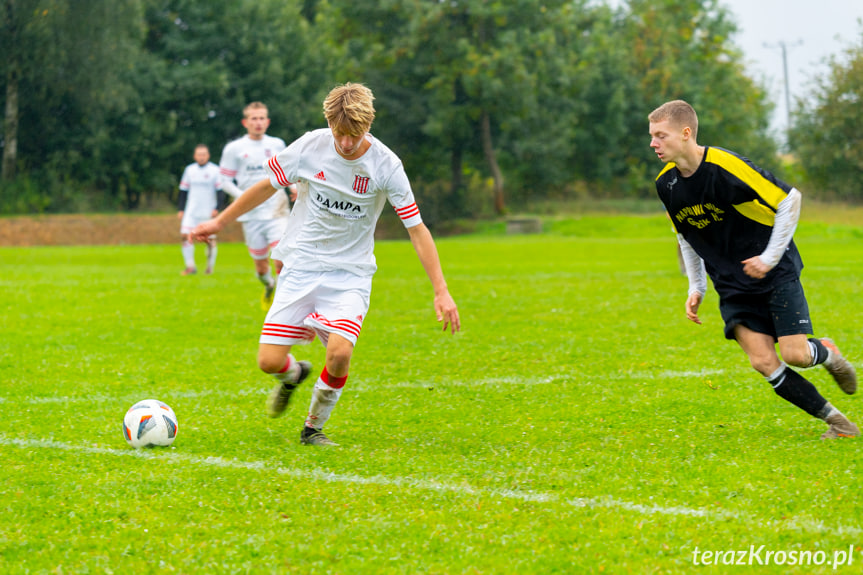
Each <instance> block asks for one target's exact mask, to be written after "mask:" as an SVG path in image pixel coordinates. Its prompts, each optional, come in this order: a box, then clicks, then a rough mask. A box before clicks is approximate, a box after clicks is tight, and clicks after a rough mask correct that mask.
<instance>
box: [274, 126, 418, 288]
mask: <svg viewBox="0 0 863 575" xmlns="http://www.w3.org/2000/svg"><path fill="white" fill-rule="evenodd" d="M366 138H367V139H368V141H369V143H370V144H371V146H370V147H369V149H368V150H367V151H366V152H365V153H364V154H363V155H362V156H360V157H359V158H357V159H356V160H346V159H344V158H343V157H342V156H340V155H339V154H338V153H337V152H336V148H335V140H334V138H333V134H332V132H331V131H330V130H329V129H328V128H323V129H320V130H315V131H313V132H307V133H306V134H304V135H303V136H302V137H301V138H299V139H297V140H296V141H294V142H293V143H292V144H291V145H290V146H288V147H287V148H286V149H285V150H284V151H282V152H281V153H279V154H278V155H277V156H276V157H274V158H272V159H271V160H270V161H269V162H267V166H266V168H267V174H268V175H269V177H270V183H271V184H272V185H273V186H274V187H283V186H287V185H288V183H290V182H295V183H296V184H297V201H296V202H295V203H294V209H293V211H292V212H291V216H290V217H289V218H288V227H287V229H286V230H285V235H284V236H282V239H281V241H280V242H279V245H278V247H277V248H276V249H275V250H274V251H273V258H275V259H278V260H281V261H282V262H284V264H285V266H286V267H288V268H289V269H298V270H308V271H328V270H346V271H349V272H352V273H355V274H357V275H361V276H365V275H368V276H371V275H373V274H374V273H375V271H376V270H377V265H376V263H375V255H374V232H375V225H376V224H377V221H378V218H379V217H380V215H381V212H382V211H383V208H384V204H385V203H386V202H387V201H389V203H390V204H392V206H393V207H394V208H395V210H396V213H397V214H398V215H399V217H400V218H401V220H402V223H403V224H404V226H405V227H406V228H411V227H413V226H417V225H419V224H421V223H422V217H421V216H420V211H419V208H418V207H417V205H416V202H415V200H414V195H413V191H412V190H411V185H410V182H409V181H408V177H407V174H405V170H404V167H403V166H402V162H401V160H400V159H399V158H398V156H396V155H395V153H393V151H392V150H390V149H389V148H388V147H386V146H385V145H384V144H383V143H382V142H380V141H379V140H377V139H375V138H374V137H373V136H372V135H371V134H367V135H366Z"/></svg>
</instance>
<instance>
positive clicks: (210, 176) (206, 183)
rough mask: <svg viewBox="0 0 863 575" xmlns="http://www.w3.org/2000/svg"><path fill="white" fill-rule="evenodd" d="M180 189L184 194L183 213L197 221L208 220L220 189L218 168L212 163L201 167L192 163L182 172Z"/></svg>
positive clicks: (214, 207)
mask: <svg viewBox="0 0 863 575" xmlns="http://www.w3.org/2000/svg"><path fill="white" fill-rule="evenodd" d="M180 189H181V190H183V191H184V192H186V205H185V206H184V207H183V210H182V211H183V213H184V214H186V215H188V216H189V217H191V218H194V219H197V220H202V221H203V220H209V219H210V218H212V217H213V210H215V209H216V204H217V200H218V195H217V192H218V191H219V190H221V189H222V181H221V179H220V177H219V167H218V166H217V165H216V164H214V163H212V162H207V163H206V164H204V165H203V166H202V165H200V164H199V163H197V162H192V163H191V164H189V165H188V166H186V169H185V170H183V177H182V178H180Z"/></svg>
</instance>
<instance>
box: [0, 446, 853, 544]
mask: <svg viewBox="0 0 863 575" xmlns="http://www.w3.org/2000/svg"><path fill="white" fill-rule="evenodd" d="M0 446H7V447H17V448H21V449H58V450H63V451H73V452H78V453H90V454H95V455H113V456H118V457H139V458H141V459H154V460H162V461H165V462H167V463H182V464H185V465H198V466H208V467H218V468H223V469H239V470H250V471H261V472H269V473H276V474H279V475H284V476H287V477H293V478H297V479H304V480H314V481H325V482H327V483H348V484H352V485H378V486H383V487H399V488H404V489H423V490H427V491H437V492H447V493H455V494H457V495H480V496H486V497H500V498H503V499H513V500H516V501H526V502H535V503H547V502H555V501H560V496H559V495H558V494H555V493H543V492H532V491H517V490H512V489H494V488H477V487H473V486H471V485H469V484H467V483H451V482H446V481H437V480H429V479H412V478H410V477H398V476H395V477H388V476H385V475H370V476H365V475H356V474H351V473H333V472H330V471H322V470H320V469H299V468H290V467H283V466H279V465H277V466H273V465H272V464H270V463H267V462H265V461H239V460H236V459H225V458H223V457H199V456H195V455H186V454H184V453H178V452H176V451H169V452H156V451H147V450H138V449H134V450H133V449H112V448H107V447H88V446H84V445H72V444H69V443H62V442H59V441H51V440H44V439H15V438H9V437H6V436H5V435H2V434H0ZM564 502H565V503H567V504H568V505H572V506H573V507H586V508H593V509H599V508H606V509H623V510H625V511H631V512H633V513H638V514H641V515H670V516H679V517H700V518H704V519H707V520H711V521H728V520H734V521H740V522H745V523H747V524H752V525H753V526H754V527H757V528H764V527H778V528H780V529H783V530H800V531H806V532H815V533H832V534H835V535H841V536H857V537H859V536H860V535H863V529H861V528H860V527H857V526H839V527H836V526H831V525H827V524H825V523H824V522H822V521H812V520H809V519H798V518H795V517H792V518H790V519H788V520H782V521H774V520H769V519H761V518H758V517H755V516H750V515H747V514H743V513H738V512H735V511H725V510H722V509H705V508H697V507H695V508H691V507H682V506H664V505H645V504H642V503H633V502H631V501H625V500H621V499H616V498H614V497H576V498H572V499H564Z"/></svg>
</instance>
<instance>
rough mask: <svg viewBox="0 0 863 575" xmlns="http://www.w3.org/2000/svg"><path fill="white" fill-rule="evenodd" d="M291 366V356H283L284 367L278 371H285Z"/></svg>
mask: <svg viewBox="0 0 863 575" xmlns="http://www.w3.org/2000/svg"><path fill="white" fill-rule="evenodd" d="M290 367H291V356H288V357H286V358H285V367H283V368H282V369H280V370H279V373H285V372H287V371H288V369H290Z"/></svg>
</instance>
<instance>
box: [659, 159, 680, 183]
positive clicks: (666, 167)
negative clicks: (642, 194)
mask: <svg viewBox="0 0 863 575" xmlns="http://www.w3.org/2000/svg"><path fill="white" fill-rule="evenodd" d="M676 165H677V164H675V163H674V162H668V163H667V164H665V166H664V167H663V168H662V171H661V172H659V175H658V176H656V179H657V180H658V179H659V178H661V177H662V174H664V173H665V172H667V171H668V170H670V169H671V168H673V167H674V166H676Z"/></svg>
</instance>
